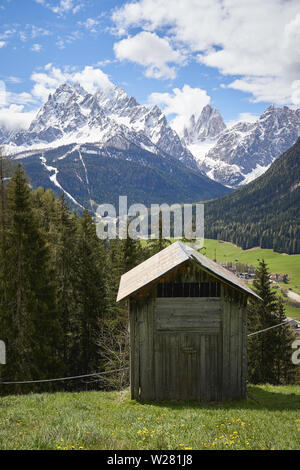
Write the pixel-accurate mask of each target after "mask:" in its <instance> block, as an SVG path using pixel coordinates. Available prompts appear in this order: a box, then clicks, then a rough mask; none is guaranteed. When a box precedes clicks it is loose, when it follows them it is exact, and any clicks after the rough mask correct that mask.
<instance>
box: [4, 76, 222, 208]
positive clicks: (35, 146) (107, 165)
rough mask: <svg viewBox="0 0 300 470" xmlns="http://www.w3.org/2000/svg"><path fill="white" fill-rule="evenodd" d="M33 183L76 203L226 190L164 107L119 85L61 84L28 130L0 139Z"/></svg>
mask: <svg viewBox="0 0 300 470" xmlns="http://www.w3.org/2000/svg"><path fill="white" fill-rule="evenodd" d="M1 143H2V144H6V145H5V148H6V151H7V152H8V153H10V155H11V157H12V158H14V159H17V160H19V161H21V162H22V165H23V166H24V167H25V169H26V171H27V173H28V175H29V177H30V179H31V183H32V186H33V187H37V186H43V187H44V188H51V189H53V190H54V191H56V192H57V193H60V192H62V191H64V192H65V194H66V196H67V198H68V199H69V201H70V203H71V205H72V206H73V207H75V208H76V209H77V210H82V209H83V208H87V209H89V210H92V211H94V210H95V208H96V206H97V205H98V204H100V203H105V202H108V203H112V202H113V203H115V204H116V203H117V201H118V197H119V195H128V203H133V202H141V203H146V204H151V203H152V202H153V203H162V202H167V203H174V202H193V201H199V200H205V199H211V198H214V197H218V196H221V195H223V194H225V193H227V192H228V189H227V188H225V187H224V186H223V185H221V184H220V183H217V182H215V181H212V180H211V179H209V178H208V177H207V176H205V175H203V173H202V172H201V170H200V169H199V167H198V166H197V163H196V160H195V159H194V157H193V155H192V154H191V153H190V152H189V150H188V149H187V147H186V146H185V145H184V143H182V142H181V140H180V138H179V136H178V135H177V134H176V132H175V131H174V130H172V129H171V127H170V126H169V124H168V122H167V120H166V118H165V116H164V114H163V113H162V112H161V110H160V109H159V108H158V107H157V106H154V107H152V108H148V107H147V106H142V105H139V104H138V103H137V102H136V100H135V99H134V98H133V97H129V96H128V95H127V94H126V93H125V92H124V90H122V89H121V88H118V87H116V86H111V87H108V88H106V89H104V90H102V91H98V92H96V93H95V94H90V93H88V92H87V91H85V90H84V89H83V88H82V87H81V86H80V85H76V84H75V85H73V84H68V83H66V84H63V85H61V86H60V87H59V88H57V90H56V91H55V92H54V93H53V94H51V95H49V98H48V100H47V102H46V103H45V104H44V105H43V106H42V107H41V109H40V110H39V112H38V113H37V115H36V117H35V119H34V120H33V121H32V123H31V125H30V127H29V129H28V130H27V131H18V132H15V133H13V134H12V135H10V136H9V137H8V136H7V135H5V134H3V138H2V142H1V136H0V144H1Z"/></svg>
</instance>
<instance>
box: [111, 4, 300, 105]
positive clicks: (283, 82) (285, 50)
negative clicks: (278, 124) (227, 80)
mask: <svg viewBox="0 0 300 470" xmlns="http://www.w3.org/2000/svg"><path fill="white" fill-rule="evenodd" d="M112 18H113V20H114V22H115V24H116V28H117V30H118V33H119V34H120V35H123V34H128V32H130V30H131V28H135V29H136V28H142V29H144V30H147V31H148V32H149V31H151V32H152V34H155V31H160V32H161V31H163V32H164V34H165V39H167V38H172V44H175V43H176V44H180V47H182V46H184V47H185V48H186V50H188V51H189V55H190V58H191V57H193V58H195V59H196V60H197V61H199V62H200V63H202V64H204V65H206V66H209V67H215V68H217V69H218V70H219V71H220V72H221V73H222V74H224V75H229V76H230V75H232V76H236V75H238V76H239V77H238V78H237V77H235V79H234V81H233V82H232V84H231V85H230V86H231V88H235V89H238V90H242V91H247V92H249V93H251V94H252V95H253V99H254V100H255V101H271V102H275V103H278V104H282V103H283V102H284V103H285V104H292V103H293V102H294V101H295V100H296V101H297V100H298V93H297V92H295V86H296V85H293V83H294V82H295V81H297V80H298V79H299V76H300V48H299V43H300V2H299V0H289V1H286V0H264V1H263V2H262V1H261V0H251V2H249V0H239V1H238V2H236V0H222V1H211V0H168V2H166V1H165V0H135V1H128V2H127V3H126V4H125V5H123V6H122V7H121V8H119V9H117V10H115V11H114V13H113V15H112ZM295 97H296V98H295Z"/></svg>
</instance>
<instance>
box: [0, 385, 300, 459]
mask: <svg viewBox="0 0 300 470" xmlns="http://www.w3.org/2000/svg"><path fill="white" fill-rule="evenodd" d="M279 430H280V432H279ZM0 448H1V449H50V450H51V449H52V450H55V451H64V450H74V451H75V450H82V451H83V450H86V449H113V450H118V449H130V450H134V449H141V450H142V449H157V450H158V449H164V450H166V449H172V450H177V449H178V450H179V449H185V450H192V449H195V450H196V449H202V450H204V449H210V450H212V449H219V450H224V449H253V450H254V449H260V450H262V449H268V450H271V449H274V450H277V449H299V448H300V386H295V385H294V386H280V387H274V386H270V385H264V386H250V387H248V398H247V399H243V400H237V401H234V402H228V403H224V404H201V403H197V402H182V403H175V402H160V403H155V402H152V403H144V404H142V403H138V402H137V401H135V400H130V397H129V391H128V390H125V391H121V392H81V393H54V394H47V393H44V394H30V395H24V396H8V397H2V398H1V399H0Z"/></svg>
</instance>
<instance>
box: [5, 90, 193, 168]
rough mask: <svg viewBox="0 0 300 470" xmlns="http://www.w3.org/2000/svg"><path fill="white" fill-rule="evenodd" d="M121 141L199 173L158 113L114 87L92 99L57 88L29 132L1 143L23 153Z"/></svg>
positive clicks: (82, 91)
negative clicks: (81, 144) (48, 147)
mask: <svg viewBox="0 0 300 470" xmlns="http://www.w3.org/2000/svg"><path fill="white" fill-rule="evenodd" d="M122 138H125V139H126V140H129V141H130V142H132V143H134V144H136V145H140V146H141V147H142V148H145V149H147V150H150V151H152V152H156V153H159V152H160V151H163V152H166V153H168V154H169V155H171V156H173V157H175V158H177V159H178V160H180V161H181V162H182V163H183V164H185V165H186V166H188V167H189V168H193V169H194V170H196V171H199V169H198V166H197V163H196V161H195V159H194V157H193V155H192V154H191V153H190V151H189V150H188V149H187V148H186V146H185V145H184V144H183V143H182V142H181V140H180V138H179V136H178V135H177V134H176V132H175V131H174V130H173V129H171V127H170V126H169V125H168V122H167V120H166V118H165V116H164V114H163V113H162V111H161V110H160V109H159V108H158V107H157V106H154V107H152V108H148V107H146V106H142V105H139V104H138V103H137V102H136V100H135V99H134V98H133V97H129V96H128V95H127V94H126V93H125V91H124V90H122V89H121V88H119V87H117V86H111V87H107V88H106V89H104V90H102V91H98V92H97V93H95V94H94V95H92V94H89V93H88V92H86V91H85V90H84V89H83V88H82V87H81V86H80V85H78V84H75V85H71V84H68V83H65V84H63V85H61V86H60V87H59V88H58V89H57V90H56V91H55V93H53V94H52V95H49V98H48V101H47V102H46V103H45V104H44V105H43V106H42V108H41V109H40V111H39V112H38V114H37V116H36V118H35V119H34V120H33V122H32V123H31V125H30V127H29V129H28V131H21V132H17V133H15V134H14V135H13V136H12V137H11V139H10V142H8V141H7V140H6V141H5V143H10V144H15V145H16V146H22V148H23V149H27V148H33V147H37V146H38V147H39V148H40V147H41V146H46V147H47V146H48V145H49V144H51V146H55V147H57V146H59V145H66V144H71V143H75V142H76V143H95V142H98V143H101V144H105V143H107V142H110V143H111V139H117V140H118V142H119V145H120V142H121V140H122ZM0 139H1V136H0ZM0 142H1V140H0ZM125 145H126V143H125Z"/></svg>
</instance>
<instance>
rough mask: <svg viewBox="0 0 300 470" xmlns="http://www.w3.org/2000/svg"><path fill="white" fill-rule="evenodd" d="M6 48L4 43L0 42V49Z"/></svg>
mask: <svg viewBox="0 0 300 470" xmlns="http://www.w3.org/2000/svg"><path fill="white" fill-rule="evenodd" d="M4 46H6V42H5V41H0V49H2V47H4Z"/></svg>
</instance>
